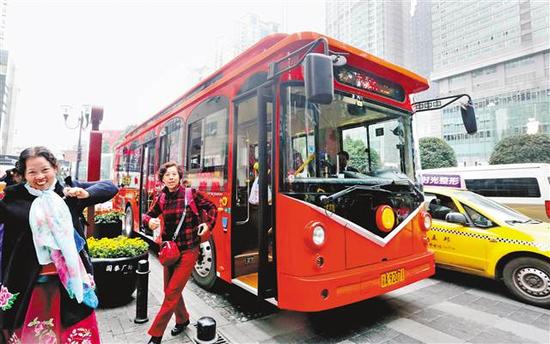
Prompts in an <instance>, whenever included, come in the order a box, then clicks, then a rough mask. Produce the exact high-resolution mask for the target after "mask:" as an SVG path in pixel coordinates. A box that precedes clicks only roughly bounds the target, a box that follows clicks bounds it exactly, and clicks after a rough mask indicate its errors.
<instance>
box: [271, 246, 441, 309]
mask: <svg viewBox="0 0 550 344" xmlns="http://www.w3.org/2000/svg"><path fill="white" fill-rule="evenodd" d="M434 273H435V262H434V255H433V253H432V252H425V253H422V254H420V255H415V256H412V257H406V258H401V259H396V260H393V261H388V262H382V263H379V264H375V265H367V266H363V267H359V268H355V269H349V270H344V271H339V272H335V273H330V274H320V275H318V276H310V277H297V276H291V275H287V274H279V281H278V285H279V288H278V294H279V297H278V306H279V307H280V308H282V309H288V310H294V311H300V312H317V311H323V310H327V309H332V308H337V307H340V306H344V305H348V304H351V303H355V302H359V301H362V300H366V299H369V298H371V297H375V296H378V295H382V294H385V293H387V292H390V291H392V290H395V289H399V288H401V287H404V286H406V285H408V284H411V283H414V282H416V281H419V280H422V279H424V278H428V277H430V276H432V275H433V274H434Z"/></svg>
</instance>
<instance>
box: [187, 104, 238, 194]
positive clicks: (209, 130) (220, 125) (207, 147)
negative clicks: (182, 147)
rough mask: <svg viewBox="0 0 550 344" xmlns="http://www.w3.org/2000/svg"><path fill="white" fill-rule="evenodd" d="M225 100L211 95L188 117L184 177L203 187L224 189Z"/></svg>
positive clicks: (204, 188) (225, 147) (225, 149)
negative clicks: (185, 170)
mask: <svg viewBox="0 0 550 344" xmlns="http://www.w3.org/2000/svg"><path fill="white" fill-rule="evenodd" d="M228 103H229V102H228V100H227V98H222V97H213V98H210V99H208V100H206V101H205V102H204V103H202V104H201V105H199V106H198V107H197V108H196V109H195V110H193V112H192V114H191V116H190V119H189V123H190V124H189V130H188V132H189V136H188V137H189V138H188V145H187V177H186V178H187V179H189V181H190V182H191V185H193V187H197V188H199V189H201V190H202V191H212V192H214V191H223V190H224V185H225V184H226V182H227V171H226V169H227V152H228V149H227V145H228V140H227V138H228V134H229V133H228V130H229V126H228V118H229V116H228Z"/></svg>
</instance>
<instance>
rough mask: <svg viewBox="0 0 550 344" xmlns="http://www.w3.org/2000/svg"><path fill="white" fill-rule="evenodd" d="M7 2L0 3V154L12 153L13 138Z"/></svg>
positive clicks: (12, 71)
mask: <svg viewBox="0 0 550 344" xmlns="http://www.w3.org/2000/svg"><path fill="white" fill-rule="evenodd" d="M7 10H8V1H7V0H1V1H0V154H11V153H13V147H12V146H13V138H14V136H15V104H16V97H17V88H16V85H15V65H14V64H13V62H12V60H11V58H10V55H9V51H8V49H7V45H6V25H7V24H6V18H7Z"/></svg>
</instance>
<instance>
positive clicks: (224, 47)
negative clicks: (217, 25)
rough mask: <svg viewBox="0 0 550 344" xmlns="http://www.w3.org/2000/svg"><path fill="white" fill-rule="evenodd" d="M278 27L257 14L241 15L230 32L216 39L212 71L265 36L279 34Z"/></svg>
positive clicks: (277, 24)
mask: <svg viewBox="0 0 550 344" xmlns="http://www.w3.org/2000/svg"><path fill="white" fill-rule="evenodd" d="M279 27H280V24H279V23H276V22H272V21H263V20H261V19H260V16H259V15H257V14H254V13H245V14H243V15H242V16H241V17H240V18H239V19H238V20H237V21H235V23H234V25H233V28H232V30H231V31H229V32H227V33H225V34H223V35H220V36H219V37H218V38H217V39H216V41H215V43H214V44H215V49H214V50H215V61H214V69H217V68H220V67H221V66H223V65H224V64H225V63H227V62H229V61H230V60H231V59H232V58H234V57H236V56H237V55H239V54H240V53H242V52H243V51H245V50H246V49H248V48H250V47H251V46H252V45H253V44H255V43H256V42H258V41H259V40H260V39H262V38H264V37H265V36H267V35H270V34H272V33H276V32H279Z"/></svg>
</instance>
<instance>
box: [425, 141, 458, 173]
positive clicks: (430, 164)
mask: <svg viewBox="0 0 550 344" xmlns="http://www.w3.org/2000/svg"><path fill="white" fill-rule="evenodd" d="M419 143H420V164H421V166H422V169H429V168H440V167H455V166H456V165H457V163H456V156H455V152H454V150H453V148H452V147H451V146H449V144H448V143H447V142H445V141H444V140H442V139H440V138H438V137H423V138H421V139H420V141H419Z"/></svg>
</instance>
